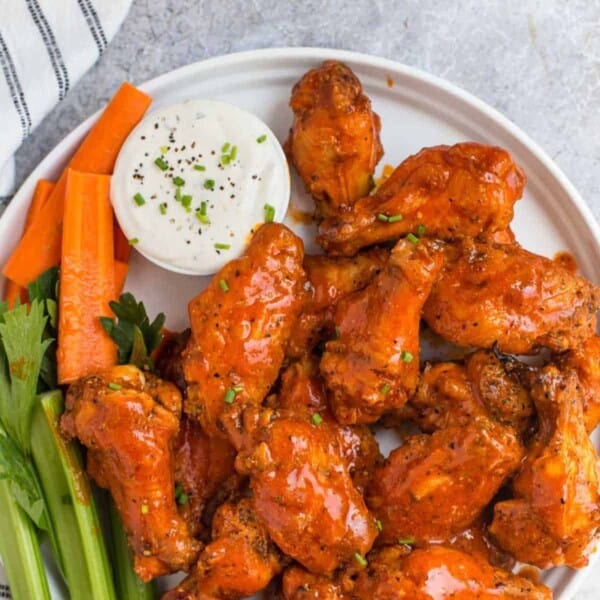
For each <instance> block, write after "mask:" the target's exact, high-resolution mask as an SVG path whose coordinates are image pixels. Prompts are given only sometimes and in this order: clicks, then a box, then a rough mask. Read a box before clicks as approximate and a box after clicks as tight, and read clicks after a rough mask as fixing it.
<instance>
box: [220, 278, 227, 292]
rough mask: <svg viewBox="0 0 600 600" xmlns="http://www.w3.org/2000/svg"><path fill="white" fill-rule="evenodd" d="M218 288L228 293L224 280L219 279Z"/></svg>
mask: <svg viewBox="0 0 600 600" xmlns="http://www.w3.org/2000/svg"><path fill="white" fill-rule="evenodd" d="M219 286H220V287H221V289H222V290H223V291H224V292H228V291H229V286H228V285H227V282H226V281H225V280H224V279H219Z"/></svg>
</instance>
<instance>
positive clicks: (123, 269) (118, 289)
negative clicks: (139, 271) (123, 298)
mask: <svg viewBox="0 0 600 600" xmlns="http://www.w3.org/2000/svg"><path fill="white" fill-rule="evenodd" d="M115 259H116V257H115ZM128 272H129V265H128V264H127V263H126V262H123V261H121V260H115V297H116V298H118V297H119V296H120V295H121V293H122V292H123V288H124V287H125V280H126V279H127V273H128Z"/></svg>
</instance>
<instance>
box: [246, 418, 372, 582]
mask: <svg viewBox="0 0 600 600" xmlns="http://www.w3.org/2000/svg"><path fill="white" fill-rule="evenodd" d="M255 427H256V429H255V432H254V433H253V440H254V441H253V444H251V445H250V446H249V447H247V448H246V449H244V450H242V451H241V452H240V453H239V454H238V457H237V459H236V469H237V470H238V471H239V472H240V473H243V474H247V475H249V476H250V488H251V490H252V493H253V497H252V499H253V505H254V510H255V511H256V514H257V515H258V516H259V517H260V518H261V519H262V520H263V522H264V523H265V526H266V528H267V530H268V532H269V535H270V536H271V538H272V539H273V541H274V542H275V543H276V544H277V545H278V546H279V548H281V550H282V551H283V552H285V553H286V554H288V555H289V556H291V557H292V558H294V559H295V560H297V561H298V562H299V563H300V564H302V565H303V566H305V567H306V568H307V569H309V570H310V571H312V572H314V573H317V574H319V573H324V574H328V573H331V572H332V571H333V570H334V569H336V568H337V567H339V566H340V565H341V564H343V563H346V562H349V561H352V559H353V556H354V554H355V552H360V553H362V554H365V553H366V552H368V551H369V549H370V548H371V546H372V544H373V541H374V539H375V536H376V535H377V530H376V528H375V522H374V519H373V517H372V516H371V515H370V513H369V511H368V510H367V508H366V506H365V503H364V501H363V498H362V496H361V495H360V494H359V492H358V491H357V490H356V488H355V487H354V485H353V483H352V480H351V478H350V474H349V473H348V468H347V466H346V461H345V459H344V457H343V456H342V449H341V447H340V442H339V438H338V436H337V435H336V432H335V430H334V429H332V428H331V427H328V426H327V425H326V424H325V423H320V424H317V423H315V422H313V421H311V420H310V419H308V418H303V417H300V416H298V415H295V414H293V413H291V414H290V413H288V412H287V411H271V410H264V411H262V412H261V413H259V414H258V417H257V419H256V420H255ZM246 428H248V424H247V422H246Z"/></svg>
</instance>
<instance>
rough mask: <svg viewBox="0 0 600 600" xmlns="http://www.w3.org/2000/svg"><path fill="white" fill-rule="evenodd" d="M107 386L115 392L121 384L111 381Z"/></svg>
mask: <svg viewBox="0 0 600 600" xmlns="http://www.w3.org/2000/svg"><path fill="white" fill-rule="evenodd" d="M108 387H109V388H110V389H111V390H114V391H115V392H118V391H119V390H120V389H121V387H122V386H120V385H119V384H118V383H113V382H112V381H111V382H110V383H109V384H108Z"/></svg>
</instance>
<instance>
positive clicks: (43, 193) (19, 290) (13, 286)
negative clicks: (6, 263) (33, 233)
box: [4, 179, 54, 308]
mask: <svg viewBox="0 0 600 600" xmlns="http://www.w3.org/2000/svg"><path fill="white" fill-rule="evenodd" d="M53 189H54V183H53V182H52V181H48V180H46V179H40V180H39V181H38V182H37V184H36V186H35V191H34V192H33V198H32V200H31V204H30V205H29V210H28V211H27V217H26V219H25V227H24V230H25V231H27V229H28V228H29V226H30V225H31V223H32V221H33V220H34V219H35V218H36V217H37V215H38V213H39V212H40V210H41V208H42V206H44V204H45V203H46V201H47V200H48V197H49V196H50V193H51V192H52V190H53ZM17 298H19V300H20V301H21V303H22V304H24V303H25V302H27V300H28V298H27V289H26V288H23V287H21V286H20V285H19V284H18V283H15V282H14V281H11V280H10V279H9V280H8V281H7V282H6V287H5V289H4V299H5V300H6V301H7V302H8V307H9V308H12V307H13V306H14V305H15V302H16V301H17Z"/></svg>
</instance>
